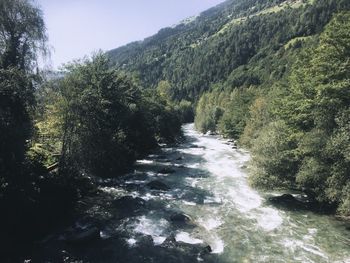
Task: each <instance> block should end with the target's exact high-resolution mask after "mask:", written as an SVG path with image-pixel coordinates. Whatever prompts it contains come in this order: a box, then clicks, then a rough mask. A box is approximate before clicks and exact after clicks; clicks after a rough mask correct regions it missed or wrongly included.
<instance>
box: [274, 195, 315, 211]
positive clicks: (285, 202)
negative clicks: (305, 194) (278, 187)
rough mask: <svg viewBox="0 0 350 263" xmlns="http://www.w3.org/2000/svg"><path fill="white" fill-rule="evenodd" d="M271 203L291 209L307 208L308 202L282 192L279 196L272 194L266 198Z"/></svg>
mask: <svg viewBox="0 0 350 263" xmlns="http://www.w3.org/2000/svg"><path fill="white" fill-rule="evenodd" d="M268 200H269V201H270V202H271V203H272V204H274V205H277V206H284V207H286V208H291V209H308V208H309V204H308V203H307V202H303V201H300V200H298V199H296V198H295V197H294V196H293V195H291V194H283V195H280V196H273V197H270V198H269V199H268Z"/></svg>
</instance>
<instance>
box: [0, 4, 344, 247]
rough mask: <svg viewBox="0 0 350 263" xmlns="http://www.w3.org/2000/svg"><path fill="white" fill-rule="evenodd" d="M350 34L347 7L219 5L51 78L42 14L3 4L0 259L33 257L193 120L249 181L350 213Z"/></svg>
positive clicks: (0, 30)
mask: <svg viewBox="0 0 350 263" xmlns="http://www.w3.org/2000/svg"><path fill="white" fill-rule="evenodd" d="M349 32H350V2H349V1H347V0H273V1H268V0H264V1H261V0H228V1H226V2H224V3H222V4H220V5H218V6H216V7H214V8H212V9H209V10H208V11H205V12H203V13H201V14H200V15H199V16H197V17H194V18H192V19H188V20H186V21H183V22H181V23H180V24H178V25H176V26H173V27H169V28H165V29H162V30H160V31H159V32H158V34H156V35H154V36H152V37H149V38H147V39H145V40H144V41H140V42H134V43H131V44H129V45H127V46H124V47H120V48H117V49H115V50H111V51H108V52H106V53H105V54H103V53H97V54H94V55H92V56H91V58H89V59H83V60H80V61H77V62H72V63H69V64H67V65H66V66H65V67H64V68H63V69H62V71H61V72H60V74H59V75H57V76H49V74H46V73H45V72H41V71H40V70H39V69H38V64H37V58H38V56H45V55H46V54H48V53H49V50H48V48H47V40H48V37H47V33H46V28H45V23H44V20H43V14H42V11H41V10H40V8H38V7H37V6H36V5H35V3H33V2H32V1H29V0H28V1H22V0H2V1H0V207H1V211H2V216H1V218H0V232H1V236H0V243H2V244H4V246H3V247H2V249H3V250H4V251H7V252H8V253H15V252H14V251H12V250H11V248H13V245H14V244H15V243H16V246H20V245H22V246H23V247H25V248H27V249H30V246H27V244H28V243H29V242H32V241H33V240H35V239H37V238H39V237H42V236H43V235H44V234H45V233H47V232H48V231H49V229H52V227H54V226H55V225H57V224H58V223H60V222H63V221H64V220H66V219H67V217H68V215H69V213H70V211H72V210H73V209H74V206H75V205H76V203H77V201H79V200H81V199H82V198H83V197H84V196H86V195H94V194H96V192H97V190H96V185H95V183H94V180H95V178H96V177H117V176H119V175H121V174H122V173H125V172H126V171H128V170H129V169H130V168H131V167H132V165H133V163H134V162H135V161H136V160H137V159H138V158H141V157H143V156H145V155H147V154H148V153H150V152H151V151H152V150H153V149H156V148H157V147H158V145H159V144H161V143H175V142H176V141H177V140H178V139H179V138H180V137H181V124H182V123H186V122H192V121H195V125H196V128H197V129H198V130H199V131H201V132H203V133H205V132H208V131H212V132H214V131H216V132H219V133H220V134H222V135H223V136H225V137H227V138H234V139H237V140H238V143H239V144H240V146H242V147H245V148H247V149H249V150H250V152H251V155H252V161H251V166H250V173H251V175H250V182H251V184H252V185H254V186H256V187H257V188H260V187H261V188H268V189H278V188H283V189H298V190H301V191H303V192H305V193H307V194H308V195H309V197H310V198H313V199H315V200H317V201H318V202H320V203H321V204H322V207H324V208H325V209H326V208H327V209H330V210H332V211H333V210H334V212H337V213H338V214H340V215H344V216H349V215H350V177H349V174H350V108H349V106H350V35H349ZM23 218H26V220H25V221H23ZM19 237H20V238H19Z"/></svg>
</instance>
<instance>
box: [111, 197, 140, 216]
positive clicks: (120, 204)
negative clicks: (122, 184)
mask: <svg viewBox="0 0 350 263" xmlns="http://www.w3.org/2000/svg"><path fill="white" fill-rule="evenodd" d="M145 205H146V202H145V200H143V199H142V198H139V197H132V196H123V197H121V198H119V199H117V200H114V201H113V206H114V207H115V208H116V209H117V214H118V216H119V217H120V218H123V217H128V216H130V215H132V214H137V213H139V212H141V211H143V209H144V208H145Z"/></svg>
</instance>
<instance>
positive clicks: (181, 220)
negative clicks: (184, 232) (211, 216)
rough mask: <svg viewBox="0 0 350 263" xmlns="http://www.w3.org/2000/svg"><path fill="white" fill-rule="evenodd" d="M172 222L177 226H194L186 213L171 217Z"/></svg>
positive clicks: (175, 214)
mask: <svg viewBox="0 0 350 263" xmlns="http://www.w3.org/2000/svg"><path fill="white" fill-rule="evenodd" d="M170 221H171V222H172V223H175V224H183V225H193V224H194V223H193V220H192V218H191V217H190V216H189V215H186V214H184V213H174V214H172V215H171V216H170Z"/></svg>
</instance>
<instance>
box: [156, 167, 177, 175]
mask: <svg viewBox="0 0 350 263" xmlns="http://www.w3.org/2000/svg"><path fill="white" fill-rule="evenodd" d="M158 173H159V174H172V173H175V170H174V169H172V168H168V167H165V168H163V169H161V170H159V171H158Z"/></svg>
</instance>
